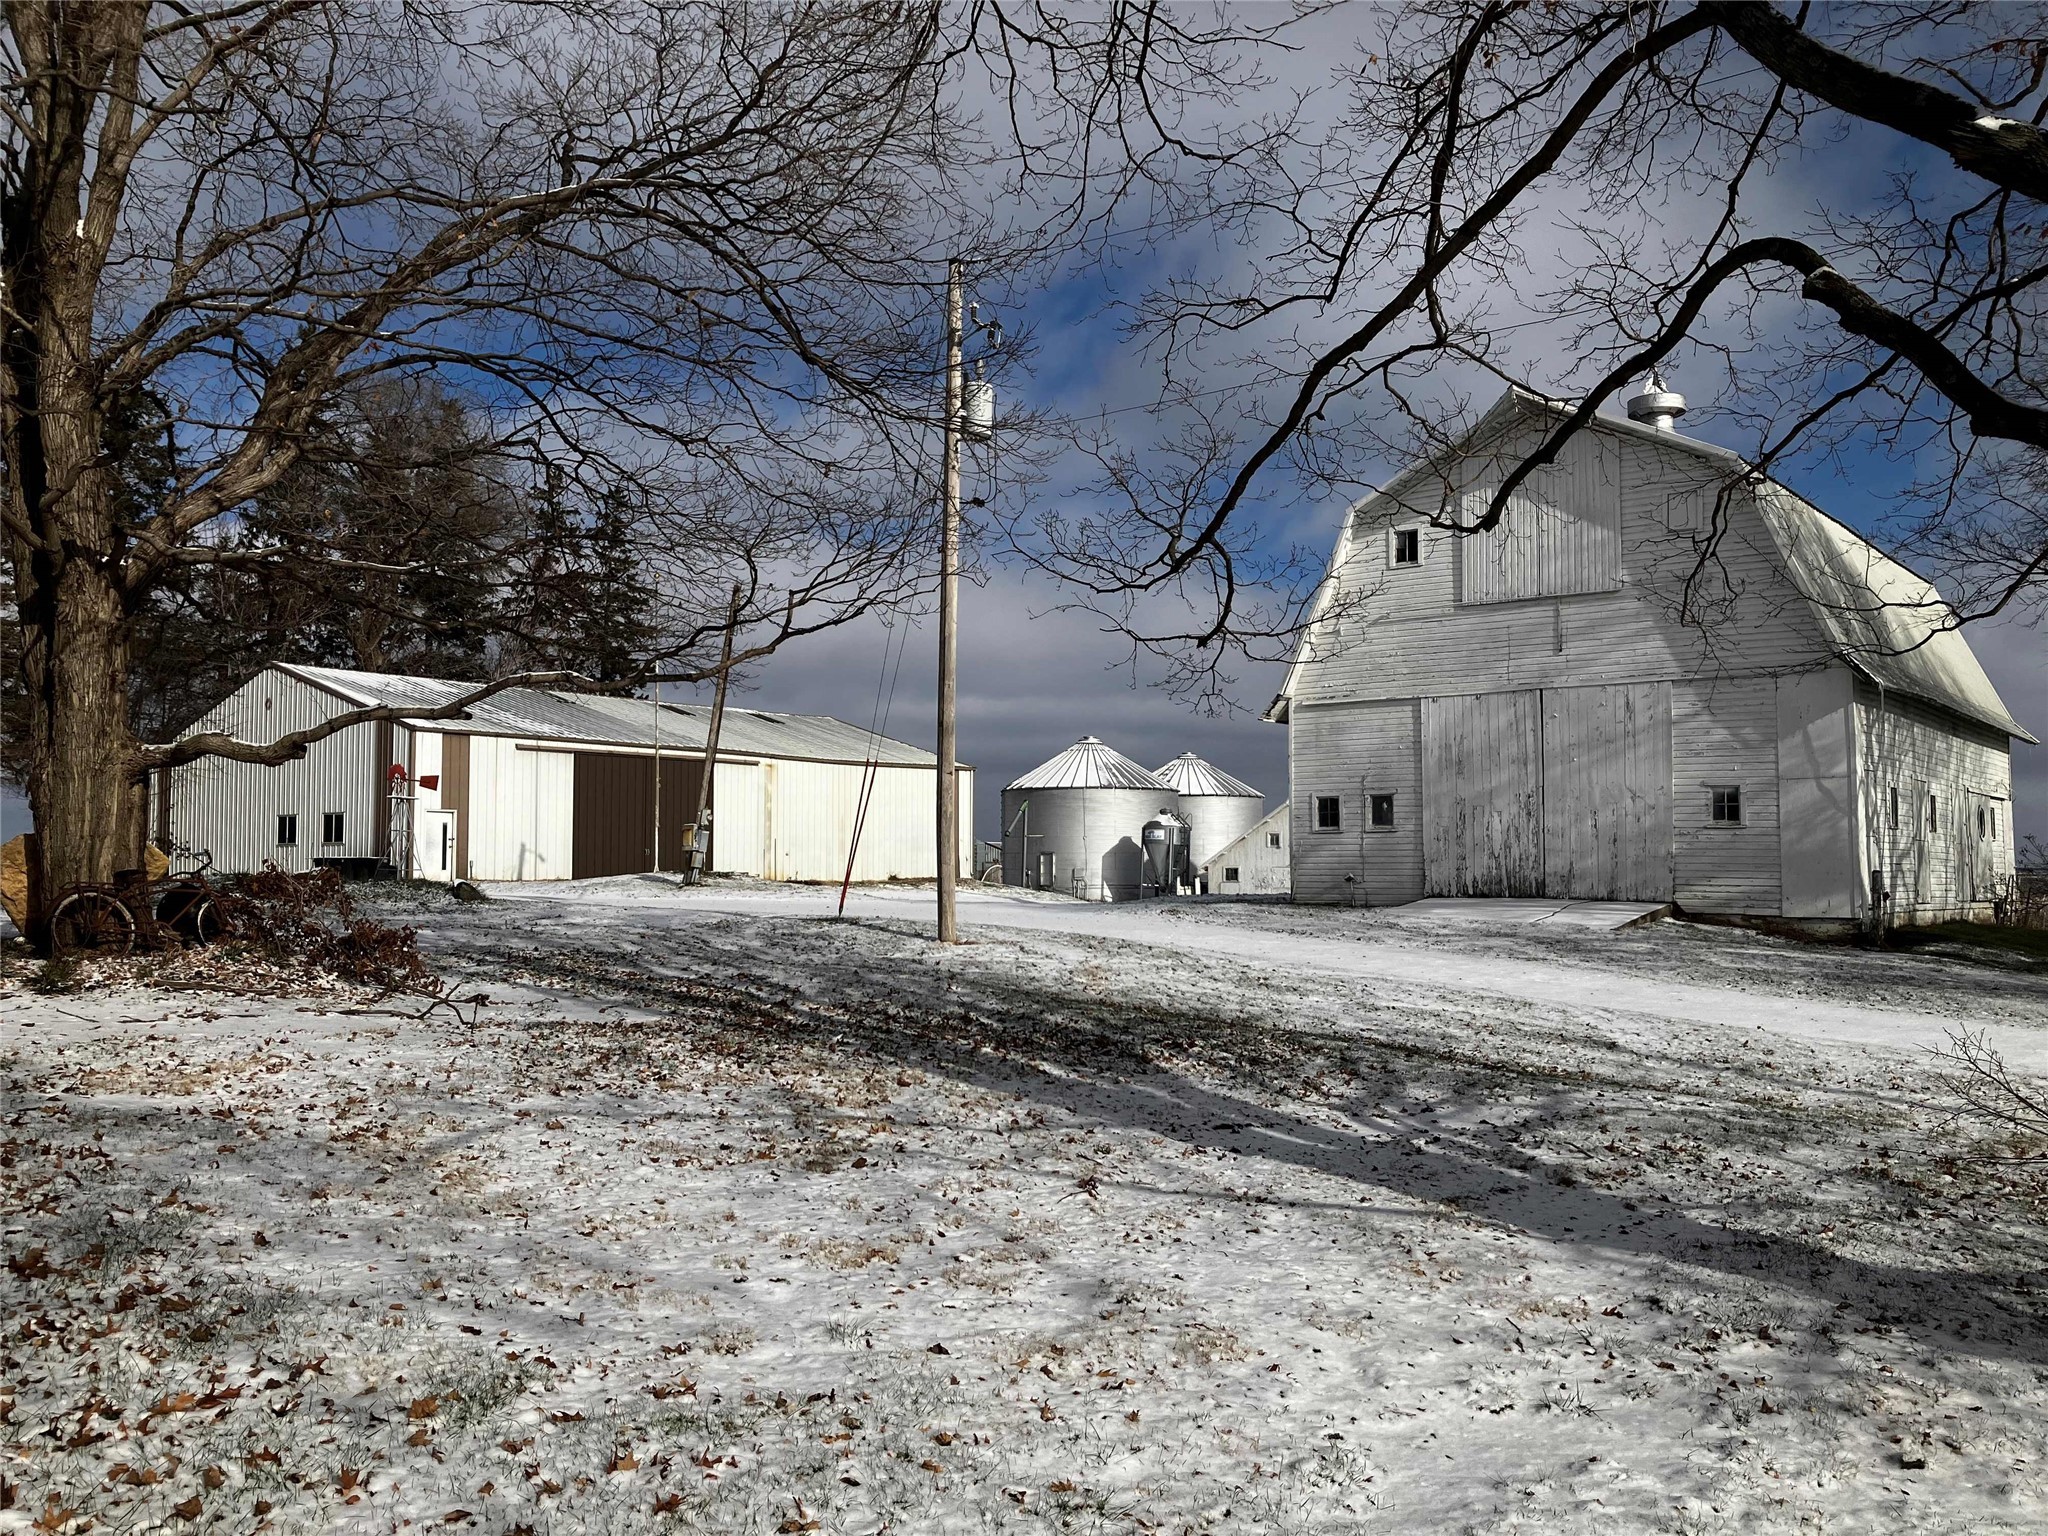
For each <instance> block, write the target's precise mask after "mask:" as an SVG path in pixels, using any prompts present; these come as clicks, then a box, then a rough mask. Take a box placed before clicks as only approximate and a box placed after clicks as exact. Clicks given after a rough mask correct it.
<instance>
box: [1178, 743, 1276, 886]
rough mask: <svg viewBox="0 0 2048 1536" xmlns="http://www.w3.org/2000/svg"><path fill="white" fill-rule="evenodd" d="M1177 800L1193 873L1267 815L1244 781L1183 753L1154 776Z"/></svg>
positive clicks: (1263, 802) (1263, 801)
mask: <svg viewBox="0 0 2048 1536" xmlns="http://www.w3.org/2000/svg"><path fill="white" fill-rule="evenodd" d="M1157 777H1158V779H1159V781H1160V782H1161V783H1163V784H1166V785H1168V786H1170V787H1171V788H1172V789H1173V791H1174V793H1175V794H1176V795H1178V796H1179V800H1180V803H1179V805H1178V807H1177V809H1178V810H1179V812H1180V817H1181V820H1183V821H1185V822H1186V823H1187V824H1188V856H1189V862H1190V863H1191V864H1193V866H1194V867H1195V868H1196V869H1200V868H1201V867H1202V866H1203V865H1205V864H1207V863H1208V862H1209V861H1210V860H1211V859H1213V858H1214V857H1215V856H1216V855H1217V854H1218V853H1220V852H1221V851H1222V850H1223V849H1225V848H1227V847H1229V846H1230V844H1232V843H1234V842H1236V841H1237V840H1238V839H1239V838H1240V837H1243V836H1244V835H1245V833H1247V832H1249V831H1250V830H1251V829H1252V828H1253V827H1254V826H1256V825H1257V824H1258V822H1259V820H1260V818H1262V817H1263V816H1264V815H1265V814H1266V797H1265V796H1264V795H1262V794H1260V793H1259V792H1258V791H1257V790H1256V789H1253V788H1252V787H1251V785H1249V784H1247V783H1245V781H1244V780H1243V779H1235V778H1232V777H1231V776H1230V775H1229V774H1227V773H1225V772H1224V771H1223V770H1222V769H1220V768H1218V767H1216V766H1214V765H1213V764H1210V763H1205V762H1203V761H1202V759H1200V758H1199V757H1197V756H1195V754H1194V753H1192V752H1183V753H1181V755H1180V756H1179V757H1176V758H1175V759H1174V760H1173V761H1172V762H1170V763H1168V764H1167V765H1166V766H1165V767H1164V768H1162V769H1160V770H1159V773H1158V775H1157Z"/></svg>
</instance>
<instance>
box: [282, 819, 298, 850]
mask: <svg viewBox="0 0 2048 1536" xmlns="http://www.w3.org/2000/svg"><path fill="white" fill-rule="evenodd" d="M298 845H299V818H298V815H297V813H295V812H287V813H286V814H285V815H282V816H280V817H278V818H277V846H278V847H280V848H296V847H298Z"/></svg>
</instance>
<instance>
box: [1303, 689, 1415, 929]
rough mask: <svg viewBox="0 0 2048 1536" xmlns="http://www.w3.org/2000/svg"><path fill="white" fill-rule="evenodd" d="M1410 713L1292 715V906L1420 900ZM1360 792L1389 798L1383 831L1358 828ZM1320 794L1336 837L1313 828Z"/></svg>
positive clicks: (1373, 710)
mask: <svg viewBox="0 0 2048 1536" xmlns="http://www.w3.org/2000/svg"><path fill="white" fill-rule="evenodd" d="M1417 713H1418V707H1417V701H1416V700H1414V699H1400V700H1394V701H1387V702H1380V703H1370V704H1333V705H1319V706H1311V707H1307V708H1302V707H1297V708H1296V709H1295V710H1294V712H1293V714H1292V716H1291V717H1290V721H1289V725H1288V756H1289V759H1290V763H1291V770H1290V775H1289V777H1290V778H1291V780H1292V782H1293V785H1294V795H1293V798H1292V800H1291V802H1290V805H1291V809H1290V814H1289V830H1288V844H1289V850H1290V852H1291V854H1292V856H1293V861H1294V871H1293V880H1292V884H1293V888H1294V899H1295V900H1296V901H1300V902H1314V903H1323V904H1346V905H1354V904H1355V905H1358V906H1366V905H1371V906H1387V905H1390V904H1393V903H1397V902H1404V901H1414V900H1415V899H1416V898H1417V897H1419V896H1420V895H1421V894H1422V816H1421V814H1420V810H1421V786H1420V783H1419V781H1418V778H1417V770H1418V765H1419V758H1420V750H1419V748H1420V744H1419V741H1418V734H1419V727H1418V724H1417ZM1368 794H1391V795H1393V796H1394V807H1395V809H1394V828H1393V830H1392V831H1390V832H1370V831H1368V830H1366V822H1367V806H1366V801H1365V799H1364V796H1366V795H1368ZM1319 795H1335V796H1337V797H1338V801H1339V804H1340V807H1341V810H1342V815H1343V822H1344V824H1343V827H1342V828H1341V829H1340V830H1338V831H1336V832H1325V831H1319V830H1317V829H1316V826H1315V801H1316V797H1317V796H1319ZM1346 875H1349V876H1351V877H1352V879H1351V880H1350V881H1349V882H1347V881H1346V880H1345V876H1346Z"/></svg>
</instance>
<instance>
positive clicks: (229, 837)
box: [152, 665, 974, 881]
mask: <svg viewBox="0 0 2048 1536" xmlns="http://www.w3.org/2000/svg"><path fill="white" fill-rule="evenodd" d="M474 686H475V685H473V684H469V683H458V682H448V681H444V680H441V679H436V678H419V677H394V676H388V675H385V674H381V673H369V672H352V671H343V670H340V669H336V668H331V667H305V666H286V665H273V666H269V667H266V668H264V670H263V671H261V672H259V673H258V674H257V675H256V676H255V677H254V678H252V679H250V681H249V682H247V683H246V684H244V685H243V686H242V687H241V688H239V689H237V690H236V691H235V692H234V693H233V694H231V695H230V696H229V697H228V698H227V699H225V700H224V701H223V702H222V703H221V704H220V705H219V706H218V707H217V708H215V709H214V710H212V711H211V712H210V713H208V715H207V716H206V717H205V718H204V719H203V720H201V721H199V722H198V724H197V725H196V726H195V729H202V730H221V731H227V732H229V733H231V734H233V735H234V736H236V737H238V738H240V739H242V740H245V741H268V740H271V739H273V738H275V737H277V736H279V735H282V734H284V733H285V732H287V731H292V730H297V729H301V728H303V727H306V726H309V725H316V724H319V723H320V722H321V721H323V720H326V719H329V718H332V717H333V716H334V715H336V714H339V713H341V712H343V711H346V710H350V709H356V708H360V707H363V706H366V705H396V706H398V707H401V708H404V707H415V708H420V709H428V708H433V707H435V706H437V705H441V704H444V703H446V702H448V701H450V700H453V699H455V698H459V697H460V696H461V695H463V694H464V693H467V692H469V691H470V690H471V689H472V688H473V687H474ZM709 719H710V710H709V709H708V708H707V707H704V706H701V705H685V704H663V705H662V706H661V707H660V709H659V711H658V712H657V710H656V708H655V705H654V704H653V703H652V702H651V701H649V700H646V699H630V698H616V697H607V696H600V695H592V694H578V693H559V692H554V691H550V690H543V689H533V688H508V689H506V690H505V691H503V692H501V693H497V694H493V695H492V696H490V697H489V698H487V699H484V700H483V701H481V702H480V703H477V704H475V705H472V706H471V707H470V708H469V709H468V710H466V711H465V712H464V713H463V714H462V715H461V716H459V717H456V718H453V719H445V720H407V719H399V720H397V721H387V722H378V723H373V724H366V725H358V726H353V727H351V728H349V729H347V730H344V731H341V732H338V733H336V734H335V735H333V736H330V737H327V738H326V739H324V740H322V741H319V742H315V743H314V744H313V745H312V746H311V747H309V748H308V749H307V752H306V755H305V757H303V758H301V759H299V760H298V761H295V762H290V763H285V764H283V765H281V766H278V767H274V768H273V767H261V766H256V765H253V764H246V763H233V762H227V761H224V760H222V759H219V758H203V759H201V760H200V761H198V762H195V763H191V764H188V765H186V766H184V767H182V768H177V769H173V770H171V771H170V772H169V773H167V774H158V775H156V776H155V782H154V783H153V785H152V791H153V794H154V796H155V800H154V806H155V826H156V836H157V841H158V843H159V845H160V846H163V847H165V848H166V849H167V850H170V851H173V852H174V853H177V852H180V851H182V853H183V857H182V858H181V859H180V865H179V867H186V865H188V864H189V862H190V859H191V854H192V853H193V852H194V851H196V850H199V849H206V850H209V851H210V852H211V853H212V855H213V862H214V866H215V867H216V868H218V869H222V870H226V871H230V872H234V871H248V870H255V869H260V868H261V867H262V866H263V865H264V864H265V863H275V864H276V865H277V866H278V867H279V868H282V869H288V870H305V869H311V868H313V867H315V866H316V865H319V864H337V865H344V866H348V865H355V866H360V867H365V868H367V867H370V866H374V865H376V864H380V863H385V862H389V861H391V860H392V858H393V854H394V851H395V845H402V844H403V843H405V842H407V841H409V842H410V844H411V858H410V863H411V869H410V873H412V874H414V875H416V876H419V877H421V878H428V879H442V880H449V879H476V880H566V879H571V878H575V879H583V878H588V877H591V876H597V875H614V874H630V873H635V872H638V871H642V870H647V869H650V868H652V867H653V865H654V857H653V856H654V822H655V816H654V796H655V789H654V785H655V777H656V761H657V755H658V757H659V771H660V783H661V817H660V821H661V843H662V847H661V867H662V868H663V869H668V870H679V869H681V868H682V867H683V866H684V849H683V837H682V834H683V829H684V828H685V827H686V826H687V825H688V824H689V822H690V819H691V817H692V816H693V815H694V813H695V811H696V806H697V791H698V786H699V785H700V783H701V782H702V776H703V756H704V745H705V733H706V729H707V727H708V724H709ZM657 722H658V723H657ZM657 742H658V753H657ZM871 759H872V760H873V761H874V767H873V778H874V787H873V791H872V796H871V799H870V802H869V808H868V813H867V819H866V822H865V824H864V826H863V829H862V833H861V843H860V851H859V858H858V861H857V862H856V863H855V865H854V871H853V874H854V878H855V879H856V880H883V879H901V878H925V879H928V878H931V877H932V876H933V875H934V873H935V871H936V847H935V845H936V842H937V822H936V809H935V808H936V802H937V794H936V759H935V758H934V757H933V755H932V754H931V753H929V752H926V751H924V750H922V749H921V748H918V747H913V746H909V745H907V744H906V743H903V742H899V741H890V740H888V739H886V738H881V739H876V738H873V737H871V736H870V734H869V733H868V732H867V731H866V730H864V729H862V728H861V727H859V726H854V725H849V724H847V723H846V722H845V721H842V720H834V719H832V718H830V717H828V716H824V715H785V714H772V713H768V712H766V711H762V710H753V709H736V708H733V707H730V706H728V707H727V709H726V712H725V720H724V723H723V727H722V730H721V733H720V737H719V749H718V763H717V767H716V769H715V772H714V776H713V783H712V807H713V818H712V837H711V863H710V867H711V868H713V869H714V870H717V871H720V872H729V873H735V874H750V875H758V876H761V877H763V878H766V879H770V880H823V881H836V880H838V879H839V878H840V877H841V876H842V875H843V874H844V873H845V870H846V860H847V853H848V848H849V845H850V843H851V840H852V832H853V822H854V817H855V815H856V813H857V811H858V808H859V802H860V795H861V784H862V779H863V777H864V775H866V774H867V773H868V772H869V764H870V760H871ZM394 767H396V768H398V769H400V770H403V773H402V780H401V777H400V775H396V774H394V773H393V769H394ZM959 772H960V798H961V802H962V805H963V814H962V816H961V818H960V829H961V830H960V868H961V869H962V871H968V870H970V869H971V864H972V858H971V855H972V849H973V833H972V827H973V824H974V818H973V816H972V814H971V809H972V806H973V794H974V788H973V786H974V779H973V772H974V771H973V769H971V768H969V767H966V766H964V765H963V766H962V767H961V768H960V770H959Z"/></svg>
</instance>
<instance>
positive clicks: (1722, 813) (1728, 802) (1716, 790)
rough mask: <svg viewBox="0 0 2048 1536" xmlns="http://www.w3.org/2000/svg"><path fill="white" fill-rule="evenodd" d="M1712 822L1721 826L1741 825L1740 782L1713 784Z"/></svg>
mask: <svg viewBox="0 0 2048 1536" xmlns="http://www.w3.org/2000/svg"><path fill="white" fill-rule="evenodd" d="M1712 793H1713V798H1714V807H1713V809H1714V824H1715V825H1716V826H1722V827H1739V826H1741V825H1742V786H1741V785H1740V784H1716V785H1714V786H1713V790H1712Z"/></svg>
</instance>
